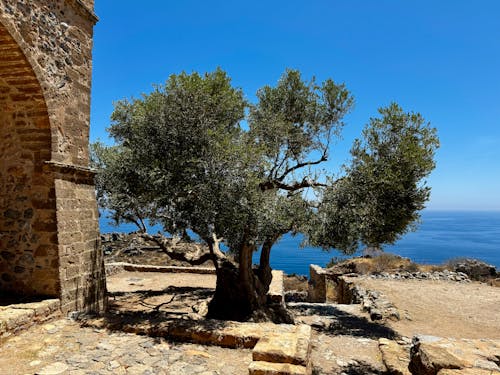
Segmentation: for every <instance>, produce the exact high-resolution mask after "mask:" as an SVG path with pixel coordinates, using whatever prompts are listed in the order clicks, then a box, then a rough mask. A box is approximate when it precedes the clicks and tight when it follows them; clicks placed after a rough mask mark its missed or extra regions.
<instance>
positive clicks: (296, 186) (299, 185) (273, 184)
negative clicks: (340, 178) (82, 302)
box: [259, 178, 327, 191]
mask: <svg viewBox="0 0 500 375" xmlns="http://www.w3.org/2000/svg"><path fill="white" fill-rule="evenodd" d="M318 186H321V187H326V186H327V185H326V184H322V183H320V182H314V181H310V180H308V179H306V178H304V179H303V180H302V181H300V182H299V181H296V182H294V183H292V184H284V183H282V182H280V181H276V180H273V181H266V182H261V183H260V184H259V187H260V189H261V190H262V191H267V190H272V189H282V190H286V191H297V190H300V189H304V188H308V187H318Z"/></svg>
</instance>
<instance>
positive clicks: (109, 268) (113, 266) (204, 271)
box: [105, 262, 215, 276]
mask: <svg viewBox="0 0 500 375" xmlns="http://www.w3.org/2000/svg"><path fill="white" fill-rule="evenodd" d="M105 268H106V276H111V275H116V274H117V273H120V272H124V271H128V272H160V273H196V274H201V275H215V268H209V267H179V266H150V265H144V264H132V263H122V262H117V263H106V264H105Z"/></svg>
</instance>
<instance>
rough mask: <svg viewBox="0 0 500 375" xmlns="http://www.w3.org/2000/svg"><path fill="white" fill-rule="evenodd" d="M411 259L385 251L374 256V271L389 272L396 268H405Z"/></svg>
mask: <svg viewBox="0 0 500 375" xmlns="http://www.w3.org/2000/svg"><path fill="white" fill-rule="evenodd" d="M408 262H409V260H406V259H403V258H401V257H400V256H399V255H395V254H391V253H384V254H380V255H379V256H377V257H375V258H372V263H373V272H389V271H392V270H396V269H402V268H403V269H404V267H405V266H406V265H407V264H408Z"/></svg>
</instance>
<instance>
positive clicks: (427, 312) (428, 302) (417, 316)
mask: <svg viewBox="0 0 500 375" xmlns="http://www.w3.org/2000/svg"><path fill="white" fill-rule="evenodd" d="M356 282H357V283H358V282H359V284H360V285H362V286H363V287H364V288H365V289H369V290H377V291H380V292H382V293H384V294H385V295H386V297H387V299H388V300H389V301H391V302H392V303H393V304H394V305H395V306H396V307H397V308H398V310H399V311H400V313H401V318H402V319H401V320H400V321H399V322H390V323H389V326H390V327H391V328H393V329H394V330H395V331H397V332H398V333H399V334H401V335H403V336H407V337H412V336H413V335H415V334H426V335H434V336H442V337H454V338H492V339H493V338H495V339H500V288H497V287H493V286H489V285H486V284H484V283H479V282H472V283H467V284H464V283H455V282H446V281H431V280H405V281H401V280H375V279H359V281H356ZM405 316H406V317H407V318H409V319H407V318H405Z"/></svg>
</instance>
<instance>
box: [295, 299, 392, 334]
mask: <svg viewBox="0 0 500 375" xmlns="http://www.w3.org/2000/svg"><path fill="white" fill-rule="evenodd" d="M290 309H291V311H292V312H293V313H294V315H295V316H296V317H298V318H299V319H300V317H319V318H320V319H318V323H315V322H314V319H313V320H312V323H311V325H312V326H313V328H314V329H316V330H317V331H318V332H321V333H324V334H327V335H332V336H338V335H348V336H355V337H366V338H370V339H379V338H387V339H391V340H394V339H395V338H397V337H398V336H399V335H398V334H397V333H396V332H395V331H394V330H393V329H391V328H390V327H387V326H386V325H384V324H382V323H377V322H372V321H370V320H368V319H367V318H365V317H362V316H358V315H355V314H351V313H349V312H346V311H343V310H341V309H339V308H337V307H335V306H334V305H318V306H313V305H311V304H307V305H305V306H300V304H298V305H295V306H293V307H291V308H290ZM325 318H326V319H325Z"/></svg>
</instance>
